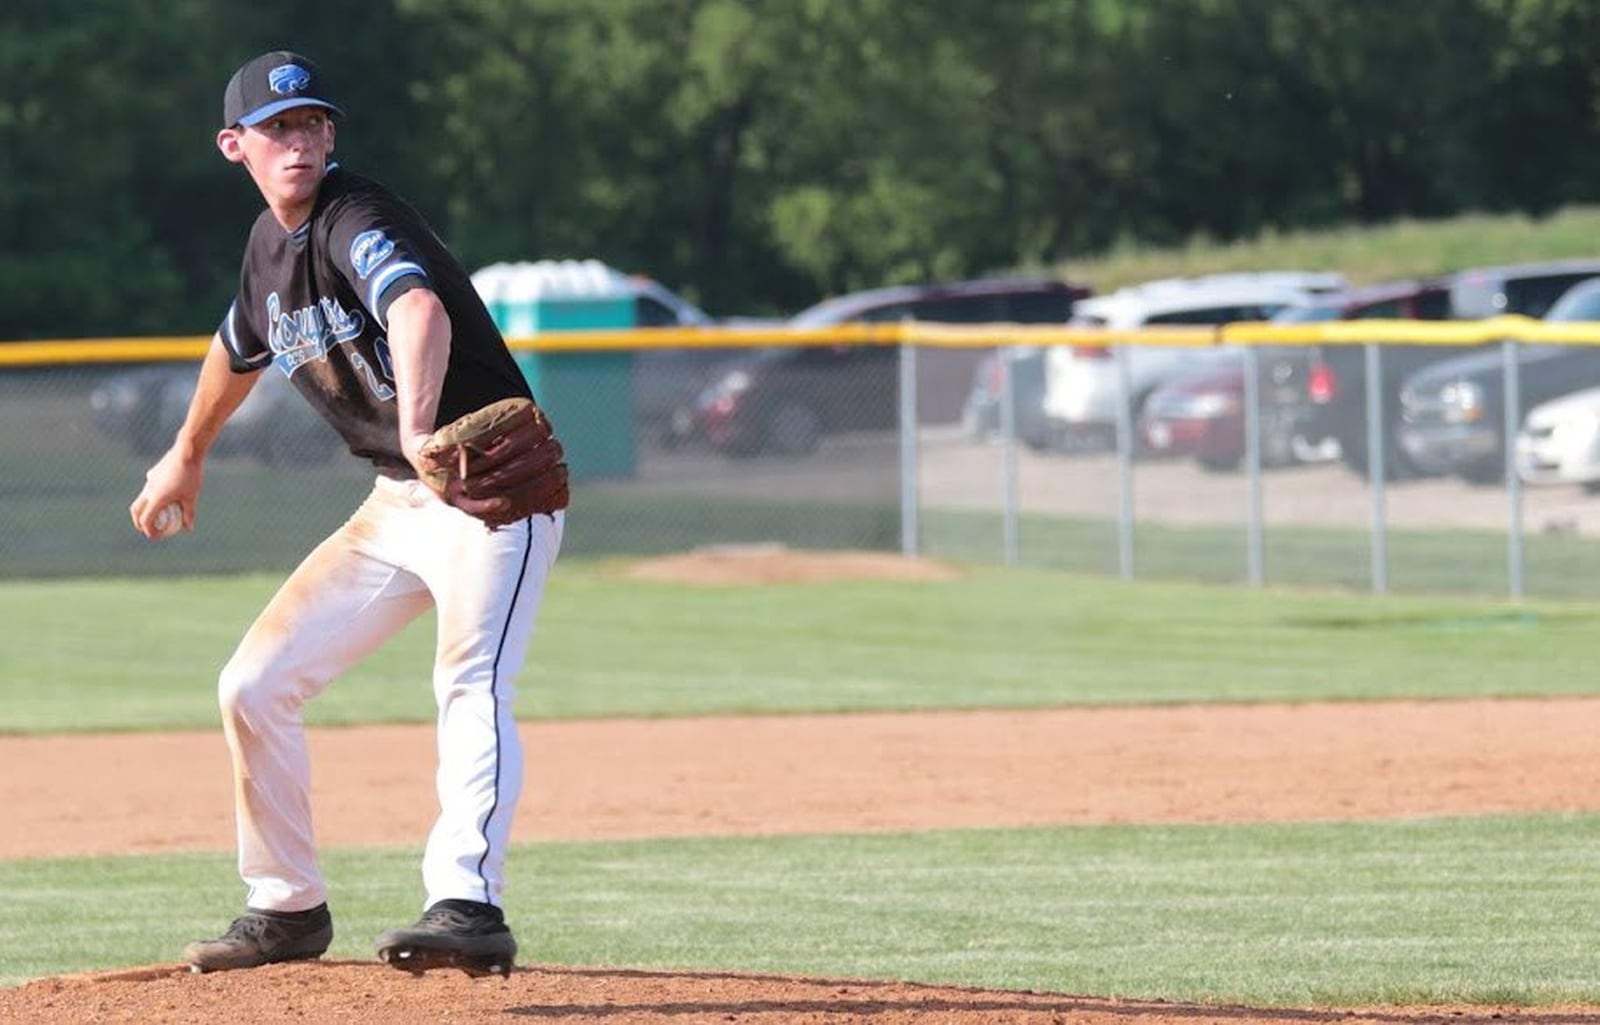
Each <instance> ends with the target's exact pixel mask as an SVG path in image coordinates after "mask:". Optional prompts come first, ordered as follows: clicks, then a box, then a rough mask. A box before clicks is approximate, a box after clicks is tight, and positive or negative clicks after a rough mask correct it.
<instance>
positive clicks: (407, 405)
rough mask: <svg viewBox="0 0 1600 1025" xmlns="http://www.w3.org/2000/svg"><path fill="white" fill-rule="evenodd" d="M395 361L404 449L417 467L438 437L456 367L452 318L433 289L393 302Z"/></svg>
mask: <svg viewBox="0 0 1600 1025" xmlns="http://www.w3.org/2000/svg"><path fill="white" fill-rule="evenodd" d="M388 320H389V358H390V359H391V360H392V361H393V364H394V385H395V403H396V406H397V409H398V412H399V415H400V450H401V451H402V452H403V453H405V457H406V459H408V460H409V461H410V462H411V464H412V465H413V466H419V468H420V464H419V463H418V452H419V451H420V449H421V448H422V445H423V443H424V442H426V441H427V440H428V437H429V436H430V435H431V434H432V433H433V429H434V426H435V424H434V421H435V419H436V418H437V417H438V415H439V395H440V393H441V391H442V390H443V389H444V376H445V370H446V368H447V367H448V366H449V363H450V339H451V330H450V315H449V314H448V313H447V312H445V308H444V303H442V302H440V301H439V297H438V296H437V295H436V294H435V293H434V292H433V290H432V289H429V288H411V289H409V290H407V291H406V292H405V293H404V294H402V295H400V296H399V297H398V298H396V299H395V300H394V301H393V302H392V303H390V304H389V309H388Z"/></svg>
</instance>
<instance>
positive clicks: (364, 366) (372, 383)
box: [350, 338, 394, 402]
mask: <svg viewBox="0 0 1600 1025" xmlns="http://www.w3.org/2000/svg"><path fill="white" fill-rule="evenodd" d="M372 348H373V351H374V352H376V353H377V356H378V369H377V370H373V369H372V364H371V363H368V362H367V360H366V357H364V356H362V355H361V353H359V352H352V353H351V354H350V365H351V366H353V367H355V368H356V369H357V370H358V371H360V372H361V373H362V374H363V375H364V376H365V377H366V379H367V387H369V388H371V389H372V394H373V395H375V396H377V398H378V400H379V401H380V402H388V401H389V400H391V399H393V398H394V389H393V388H391V387H390V386H389V385H390V384H391V383H393V381H394V364H393V363H392V362H391V361H390V359H389V339H387V338H380V339H378V340H377V342H376V343H374V344H373V347H372ZM380 374H381V375H382V376H381V377H380V376H379V375H380Z"/></svg>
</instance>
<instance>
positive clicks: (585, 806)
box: [0, 700, 1600, 1025]
mask: <svg viewBox="0 0 1600 1025" xmlns="http://www.w3.org/2000/svg"><path fill="white" fill-rule="evenodd" d="M523 735H524V738H525V740H526V742H527V745H528V751H529V761H530V768H529V783H528V792H527V794H526V795H525V797H524V800H523V804H522V807H521V809H520V812H519V815H518V818H517V822H516V827H515V837H516V839H517V840H519V841H529V840H551V839H577V838H595V837H647V836H666V835H719V834H721V835H727V834H757V833H784V832H789V833H795V832H818V831H835V830H840V831H863V832H865V831H874V830H901V829H921V828H934V827H940V826H981V825H995V826H1006V825H1041V824H1055V823H1060V824H1066V823H1108V822H1174V821H1182V822H1238V821H1263V820H1329V819H1356V818H1382V817H1403V816H1417V815H1439V814H1470V813H1474V812H1517V811H1529V812H1535V811H1596V810H1600V786H1596V782H1597V781H1600V745H1596V744H1595V743H1594V737H1596V736H1600V701H1594V700H1565V701H1549V702H1544V701H1503V702H1417V703H1410V702H1407V703H1392V704H1383V705H1357V704H1331V705H1294V706H1289V705H1263V706H1238V707H1229V706H1224V707H1213V708H1205V707H1198V706H1192V707H1178V708H1163V709H1130V708H1108V709H1068V710H1049V711H1039V712H998V711H991V712H972V713H943V714H919V715H849V716H797V717H792V718H790V717H786V718H782V719H753V720H736V719H690V720H665V721H621V722H575V723H529V724H526V725H525V726H524V727H523ZM312 741H313V757H314V759H315V765H316V767H317V777H316V778H317V783H316V788H315V795H314V799H315V801H316V807H317V810H318V823H319V829H320V831H321V834H322V836H323V840H324V842H326V843H328V844H370V843H407V844H418V843H420V838H421V837H422V836H423V835H424V833H425V831H426V828H427V824H428V817H429V814H430V813H429V811H428V809H429V805H430V801H431V789H430V788H431V786H432V782H431V779H430V778H429V765H430V754H429V749H430V745H431V737H430V736H429V730H427V729H426V728H418V727H376V728H360V729H339V730H322V731H316V732H314V734H313V738H312ZM597 750H604V751H610V752H629V754H630V757H628V758H621V757H608V758H605V759H595V758H593V757H591V756H592V753H593V752H594V751H597ZM405 751H411V752H413V753H414V754H415V756H416V757H414V758H397V757H395V754H396V752H405ZM408 763H410V764H412V765H413V766H415V767H414V768H413V769H412V770H411V771H409V772H402V771H398V770H397V769H396V768H395V767H396V766H404V765H406V764H408ZM172 765H183V766H185V767H186V768H187V769H189V770H191V771H186V772H183V773H179V774H174V773H171V772H170V771H169V770H168V767H169V766H172ZM378 766H382V767H384V768H382V769H379V768H376V767H378ZM375 792H377V793H381V795H382V799H380V800H374V793H375ZM0 799H3V800H4V804H5V807H6V808H7V812H8V817H9V826H10V828H8V829H7V830H6V831H5V832H4V833H3V834H0V857H5V858H18V857H42V856H46V855H51V856H59V855H65V854H74V853H84V854H87V853H97V852H110V851H128V850H135V851H156V850H163V849H173V848H186V849H226V848H227V847H228V846H229V844H230V843H231V838H232V827H231V819H230V810H229V800H230V790H229V785H228V782H227V767H226V753H225V751H224V750H223V747H222V744H221V741H220V740H219V739H218V738H217V737H216V736H215V735H213V734H210V733H192V734H176V735H168V736H153V735H141V734H125V735H108V736H75V737H47V738H22V737H7V738H0ZM380 809H381V812H380ZM397 809H411V810H410V811H409V812H404V811H403V812H401V813H400V814H396V810H397ZM245 1007H248V1008H250V1011H249V1014H248V1016H244V1015H241V1013H240V1008H245ZM1506 1018H1510V1019H1521V1020H1525V1021H1529V1022H1551V1023H1552V1025H1554V1023H1557V1022H1559V1023H1561V1025H1570V1023H1573V1022H1575V1021H1579V1020H1583V1021H1600V1009H1590V1010H1575V1009H1567V1010H1565V1011H1557V1010H1538V1011H1528V1010H1504V1009H1495V1008H1465V1009H1462V1008H1457V1009H1444V1008H1426V1009H1415V1010H1407V1009H1399V1008H1384V1009H1382V1010H1381V1011H1375V1012H1372V1013H1370V1014H1366V1013H1359V1012H1345V1011H1340V1012H1321V1011H1318V1012H1287V1011H1268V1012H1257V1011H1251V1010H1246V1009H1242V1008H1199V1007H1187V1006H1181V1005H1168V1004H1159V1003H1139V1002H1124V1001H1108V1000H1101V999H1096V998H1090V997H1076V996H1063V995H1047V994H1027V993H1012V992H985V991H974V990H964V989H953V988H948V987H926V986H913V985H902V984H897V983H890V982H860V981H837V980H833V981H830V980H822V979H794V978H777V977H758V976H749V975H738V974H722V973H700V974H694V973H691V974H673V973H651V972H630V971H625V970H615V969H589V968H582V967H556V966H544V965H540V966H526V967H524V968H522V969H519V970H518V971H517V972H516V973H514V974H513V975H512V977H511V978H510V979H509V980H500V979H482V980H469V979H467V978H466V977H464V976H462V975H460V974H459V973H454V972H435V973H433V974H431V975H429V976H426V977H424V978H421V979H411V978H407V977H403V976H401V977H396V976H395V973H394V972H393V971H392V970H391V969H388V968H383V967H380V966H378V965H376V964H374V963H357V962H332V963H318V964H305V965H293V966H277V967H273V968H270V969H262V970H258V971H252V972H236V973H225V974H222V975H216V976H193V975H189V974H187V973H186V972H183V971H182V970H181V969H180V968H179V967H178V966H176V965H166V966H157V967H152V968H148V969H140V970H134V971H118V972H109V973H102V974H96V975H89V976H78V977H72V978H67V979H49V980H39V981H35V982H31V983H28V984H26V985H24V986H21V987H17V988H12V989H8V990H0V1021H7V1022H10V1021H15V1022H28V1023H34V1025H67V1023H72V1025H78V1023H83V1022H223V1021H250V1022H252V1023H260V1025H266V1023H271V1022H297V1023H305V1022H339V1021H354V1020H361V1021H364V1022H384V1023H407V1022H418V1023H422V1022H428V1023H434V1022H487V1021H506V1022H511V1021H522V1020H527V1019H535V1020H543V1021H572V1022H579V1021H582V1022H590V1021H602V1020H603V1021H605V1022H608V1023H610V1022H616V1023H632V1022H650V1023H667V1022H673V1023H682V1022H700V1021H717V1022H727V1021H733V1022H860V1021H867V1022H872V1023H878V1025H882V1023H902V1022H919V1023H920V1022H950V1023H955V1025H980V1023H981V1025H989V1023H995V1022H1018V1023H1034V1022H1041V1023H1042V1022H1062V1021H1067V1020H1071V1021H1073V1022H1077V1023H1079V1025H1111V1023H1113V1022H1117V1023H1122V1022H1126V1021H1128V1020H1129V1019H1138V1020H1139V1022H1140V1023H1141V1025H1165V1023H1168V1022H1173V1023H1183V1025H1208V1023H1212V1022H1217V1023H1222V1022H1228V1023H1230V1025H1254V1023H1262V1025H1267V1023H1272V1022H1284V1023H1291V1022H1299V1023H1306V1022H1319V1021H1328V1022H1334V1021H1339V1022H1369V1021H1370V1022H1388V1023H1401V1022H1412V1021H1417V1022H1423V1021H1455V1022H1471V1021H1489V1020H1491V1019H1496V1020H1503V1019H1506Z"/></svg>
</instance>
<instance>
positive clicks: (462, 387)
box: [221, 165, 529, 477]
mask: <svg viewBox="0 0 1600 1025" xmlns="http://www.w3.org/2000/svg"><path fill="white" fill-rule="evenodd" d="M413 288H428V289H432V290H433V292H434V293H435V294H436V295H437V296H438V297H439V300H440V301H441V302H442V303H443V304H444V308H445V312H446V313H448V314H449V317H450V331H451V337H450V362H449V366H448V369H447V370H446V373H445V378H444V387H443V390H442V392H441V394H440V397H439V412H438V421H437V423H435V424H433V425H432V426H433V427H438V426H440V425H442V424H446V423H449V422H450V421H451V420H454V419H455V418H456V417H458V416H461V415H462V414H464V413H468V412H470V411H472V410H474V409H477V408H479V407H481V406H484V405H487V404H488V403H490V402H494V401H496V400H498V399H504V398H511V397H513V396H529V390H528V384H527V380H526V379H525V378H524V377H523V375H522V371H521V370H520V369H519V368H518V367H517V365H516V363H515V361H514V360H512V358H511V353H510V351H509V350H508V349H507V348H506V344H505V340H504V339H503V338H502V337H501V335H500V331H499V329H498V328H496V327H495V324H494V321H493V319H492V318H491V317H490V316H489V311H488V310H487V309H486V308H485V307H484V305H483V300H482V299H480V298H479V296H478V292H477V290H476V289H475V288H474V287H473V285H472V279H471V278H470V277H469V276H468V274H467V272H466V270H465V269H464V268H463V267H462V266H461V264H460V262H459V261H457V260H456V258H455V257H454V256H452V255H451V254H450V252H449V251H448V250H447V249H446V248H445V246H444V243H442V242H441V241H439V238H438V236H436V235H435V234H434V233H433V230H432V229H431V228H429V227H428V224H427V222H426V221H424V220H423V219H422V216H421V215H420V214H418V213H417V212H416V211H415V210H413V209H412V208H411V206H410V205H408V204H407V203H406V202H405V201H404V200H402V199H401V198H400V197H399V196H397V195H395V194H394V193H393V192H391V191H390V190H389V189H387V188H385V187H384V186H382V185H380V184H378V183H377V182H375V181H372V180H371V179H368V178H363V177H361V176H360V175H355V174H351V173H350V172H348V171H344V170H341V169H340V168H339V167H338V165H330V166H329V169H328V172H327V175H326V177H324V178H323V180H322V187H321V190H320V191H319V193H318V196H317V202H316V206H315V208H314V209H313V210H312V213H311V217H310V219H309V220H307V221H306V223H305V224H303V225H301V226H300V227H299V228H298V229H296V230H295V231H293V232H285V231H284V230H283V226H282V225H281V224H279V223H278V221H277V219H276V218H274V217H273V215H272V211H271V210H265V211H263V212H262V214H261V216H260V217H259V218H258V219H257V220H256V223H255V226H254V227H253V228H252V229H251V231H250V241H249V242H248V244H247V245H246V247H245V253H244V267H243V270H242V271H241V273H240V276H239V294H238V296H237V297H236V298H235V299H234V301H233V305H232V306H231V307H230V308H229V309H228V315H227V317H226V319H225V320H224V321H223V323H222V328H221V335H222V341H223V344H225V345H226V346H227V348H228V352H229V354H230V355H231V356H232V360H231V363H232V367H233V369H234V371H235V372H239V373H244V372H248V371H252V370H260V369H262V368H264V367H266V366H267V365H268V364H269V363H270V364H271V365H272V369H271V370H269V371H268V373H279V372H282V373H284V374H287V375H288V376H289V379H290V381H292V382H293V383H294V385H295V386H296V387H297V388H298V389H299V390H300V392H301V393H302V394H303V395H305V397H306V398H307V399H308V400H309V401H310V402H311V404H312V406H314V407H315V408H316V410H317V411H318V412H319V413H321V414H322V416H323V417H324V418H325V419H327V421H328V422H329V423H330V424H332V425H333V427H334V429H335V430H337V431H338V432H339V434H340V435H341V436H342V437H343V438H344V440H345V443H346V444H348V445H349V446H350V451H351V452H353V453H355V454H356V455H358V456H361V457H362V458H365V459H370V460H371V461H372V462H373V464H374V465H375V466H377V467H378V469H379V471H380V472H382V473H383V474H385V475H386V476H390V477H414V476H416V474H415V472H414V471H413V470H412V468H411V465H410V463H408V462H407V461H406V458H405V456H404V455H402V454H401V452H400V421H399V410H398V407H397V406H396V404H395V387H394V372H393V364H392V363H391V361H390V358H389V345H388V340H387V338H386V337H385V335H386V331H387V328H386V325H387V323H388V318H387V316H386V314H387V312H388V309H389V304H390V303H392V302H394V300H395V299H396V298H398V297H399V296H401V295H403V294H405V293H406V292H408V291H410V290H411V289H413Z"/></svg>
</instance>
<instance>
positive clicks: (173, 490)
mask: <svg viewBox="0 0 1600 1025" xmlns="http://www.w3.org/2000/svg"><path fill="white" fill-rule="evenodd" d="M203 478H204V471H203V468H202V464H201V463H200V462H199V461H198V460H192V459H186V458H184V457H183V455H182V453H181V452H179V450H178V449H177V448H176V447H174V448H172V449H169V450H168V451H167V454H166V455H164V456H162V457H161V458H160V459H159V460H158V461H157V462H156V464H155V465H154V466H152V467H150V469H149V471H148V472H146V473H145V475H144V489H143V490H141V491H140V492H139V495H138V497H137V498H135V499H134V500H133V504H132V505H130V506H128V514H129V515H130V516H131V517H132V518H133V529H135V530H137V531H138V532H139V533H141V534H143V535H144V536H145V537H147V538H149V539H150V540H151V541H160V540H162V539H164V538H167V537H171V536H172V535H173V534H176V533H177V532H178V531H179V530H193V529H194V521H195V506H196V504H197V503H198V502H199V500H200V487H201V484H202V482H203ZM173 506H175V507H176V508H177V510H178V512H179V513H180V514H181V521H180V522H179V523H177V524H176V525H174V524H173V523H172V522H171V521H170V520H169V519H168V517H170V516H171V515H172V514H171V513H169V512H167V510H168V508H169V507H173Z"/></svg>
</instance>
